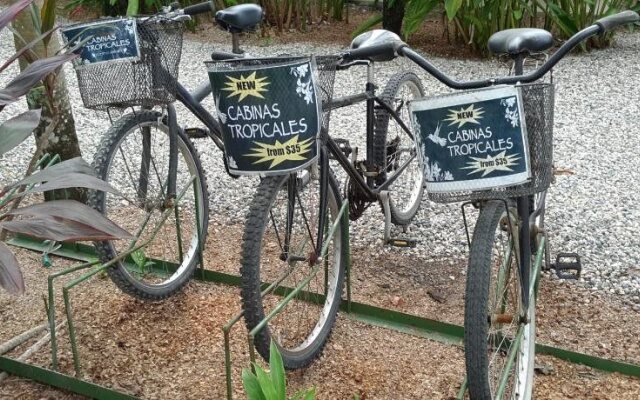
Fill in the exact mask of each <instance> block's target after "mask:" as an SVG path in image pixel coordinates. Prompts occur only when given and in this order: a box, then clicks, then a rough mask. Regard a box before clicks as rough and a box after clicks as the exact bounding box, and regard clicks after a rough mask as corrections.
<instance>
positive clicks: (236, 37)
mask: <svg viewBox="0 0 640 400" xmlns="http://www.w3.org/2000/svg"><path fill="white" fill-rule="evenodd" d="M231 52H232V53H233V54H243V53H244V51H242V49H240V33H239V32H233V33H232V34H231Z"/></svg>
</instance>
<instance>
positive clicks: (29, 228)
mask: <svg viewBox="0 0 640 400" xmlns="http://www.w3.org/2000/svg"><path fill="white" fill-rule="evenodd" d="M0 227H1V228H3V229H6V230H8V231H11V232H16V233H21V234H23V235H27V236H32V237H36V238H38V239H46V240H55V241H56V242H77V241H81V240H88V241H101V240H117V239H118V237H113V236H111V235H109V234H106V233H104V232H101V231H99V230H97V229H94V228H92V227H90V226H87V225H84V224H81V223H78V222H74V221H69V220H63V219H60V218H55V217H36V218H29V219H24V220H19V221H2V222H0Z"/></svg>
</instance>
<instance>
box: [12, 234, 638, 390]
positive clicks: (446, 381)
mask: <svg viewBox="0 0 640 400" xmlns="http://www.w3.org/2000/svg"><path fill="white" fill-rule="evenodd" d="M241 232H242V230H241V228H240V227H239V226H231V227H225V226H222V225H216V224H212V227H211V229H210V232H209V240H208V246H207V251H206V254H205V260H206V266H207V268H208V269H213V270H218V271H225V272H231V273H237V271H238V266H239V259H240V258H239V246H238V243H239V242H240V237H241ZM230 243H233V245H229V244H230ZM379 250H380V249H375V248H354V249H353V273H354V277H353V293H354V298H355V299H356V300H358V301H364V302H367V303H370V304H375V305H379V306H384V307H388V308H392V309H396V310H399V311H404V312H410V313H414V314H418V315H422V316H425V317H429V318H435V319H440V320H445V321H448V322H455V323H460V322H461V318H462V314H463V306H462V305H463V301H464V296H463V293H464V279H465V276H464V274H462V272H461V271H463V269H461V264H460V263H429V262H428V260H425V259H421V258H420V257H417V256H406V255H405V257H402V255H401V254H397V255H396V254H392V255H391V256H388V254H387V255H383V253H382V252H380V251H379ZM17 254H18V257H19V259H20V261H21V263H22V265H23V268H24V270H25V275H26V279H27V285H28V294H27V295H26V296H24V297H20V298H12V297H8V296H7V295H6V294H4V293H3V294H0V318H1V319H2V321H3V324H2V326H1V327H0V341H5V340H7V339H8V338H10V337H12V336H13V335H15V334H17V333H19V332H21V331H24V330H26V329H28V328H29V327H31V326H34V325H36V324H37V323H39V322H41V321H42V320H43V317H44V315H43V314H44V311H43V306H42V300H41V298H40V296H41V293H44V292H45V286H46V285H45V282H46V279H45V276H46V275H47V273H48V272H49V271H48V270H45V269H43V268H42V267H41V266H40V256H39V255H38V254H36V253H32V252H28V251H25V250H19V251H18V252H17ZM70 264H71V262H70V261H68V260H61V259H55V266H54V269H53V270H54V271H58V270H60V269H62V268H63V267H64V266H68V265H70ZM451 276H453V278H454V279H452V278H451ZM433 293H437V295H435V296H434V294H433ZM587 300H588V303H585V302H586V301H587ZM72 301H73V307H74V316H75V321H76V324H77V333H78V342H79V345H80V346H79V348H80V354H81V357H82V362H83V364H82V366H83V369H82V373H83V377H84V378H86V379H89V380H91V381H94V382H97V383H99V384H102V385H105V386H109V387H114V388H117V389H119V390H122V391H125V392H127V393H130V394H134V395H137V396H140V397H142V398H146V399H165V398H185V399H196V398H224V396H225V393H226V392H225V390H226V387H225V384H224V377H225V372H224V349H223V336H222V331H221V327H222V325H223V324H224V323H226V322H227V321H228V320H229V319H230V318H231V317H232V316H233V315H235V313H237V312H238V310H239V308H240V301H239V291H238V289H237V288H234V287H228V286H221V285H215V284H209V283H201V282H192V283H190V284H189V285H188V286H187V288H186V289H185V290H184V291H183V292H182V293H180V294H178V295H176V296H174V297H173V298H170V299H168V300H165V301H162V302H157V303H145V302H141V301H138V300H135V299H132V298H130V297H128V296H126V295H124V294H122V293H120V292H119V291H118V290H117V289H115V287H114V285H113V284H112V283H111V282H110V281H109V280H108V279H107V278H106V277H104V276H99V277H97V278H95V279H92V280H91V281H90V282H89V283H87V284H86V285H83V286H81V287H80V288H78V289H77V290H74V291H73V295H72ZM57 306H58V307H57V312H58V315H61V314H60V313H61V312H62V311H63V309H62V307H61V304H57ZM538 310H539V311H538V318H539V324H538V326H539V331H540V332H539V336H540V340H541V341H542V342H545V343H552V344H555V345H559V346H562V347H567V348H571V349H576V350H580V351H586V352H588V353H592V354H596V355H601V356H606V357H611V358H616V359H620V360H625V361H628V362H634V363H638V362H640V349H638V345H637V341H634V340H630V338H629V332H636V331H637V330H638V320H639V319H638V315H637V313H635V314H634V313H633V311H630V310H628V309H625V306H623V305H622V304H621V303H620V302H619V301H618V300H617V299H616V298H613V297H611V296H608V295H604V294H598V293H593V292H591V291H588V290H585V289H583V288H580V287H579V286H577V285H575V284H569V283H566V282H555V281H553V280H550V279H549V278H548V277H545V278H543V281H542V285H541V296H540V306H539V308H538ZM576 339H577V340H576ZM231 345H232V351H233V357H234V359H233V360H234V369H233V371H234V379H235V380H234V390H235V392H236V394H237V395H238V398H241V397H240V395H241V393H242V388H241V383H240V379H239V376H240V370H241V368H242V367H243V366H246V365H247V364H248V349H247V345H246V330H245V328H244V324H243V323H239V324H238V325H237V327H236V328H235V329H234V331H233V336H232V343H231ZM25 347H26V346H23V347H22V348H20V349H17V350H16V351H14V352H12V353H11V354H10V355H11V356H12V357H16V356H17V355H18V354H20V353H21V352H22V351H24V349H25ZM30 361H31V362H32V363H35V364H36V365H41V366H45V367H46V366H49V364H50V354H49V349H48V348H45V349H43V350H41V351H40V352H39V353H38V354H37V355H36V356H34V357H33V358H32V359H31V360H30ZM536 361H537V364H539V365H543V366H545V367H546V370H547V373H549V375H542V374H537V377H536V386H535V390H536V393H535V394H536V398H544V399H555V398H557V399H561V398H562V399H564V398H572V397H573V398H584V399H586V398H588V399H604V398H620V399H623V398H637V395H638V393H640V381H638V380H637V379H632V378H629V377H625V376H621V375H617V374H604V373H601V372H599V371H595V370H592V369H590V368H586V367H583V366H579V365H572V364H569V363H566V362H563V361H560V360H557V359H555V358H552V357H547V356H538V357H537V360H536ZM60 368H61V370H62V371H63V372H65V373H68V374H72V373H73V364H72V358H71V352H70V347H69V342H68V338H67V335H66V334H65V335H63V336H62V337H61V338H60ZM463 374H464V354H463V351H462V349H461V348H459V347H455V346H448V345H445V344H442V343H439V342H434V341H431V340H426V339H421V338H417V337H413V336H410V335H405V334H401V333H398V332H394V331H390V330H387V329H382V328H378V327H372V326H368V325H365V324H362V323H359V322H355V321H352V320H350V319H349V318H348V316H346V315H340V316H339V318H338V321H337V323H336V327H335V330H334V334H333V335H332V337H331V339H330V342H329V343H328V344H327V347H326V349H325V351H324V352H323V354H322V356H321V357H320V358H319V359H318V360H317V361H316V362H314V363H313V364H312V365H311V366H310V367H309V368H307V369H305V370H303V371H296V372H291V373H289V375H288V376H289V382H290V389H291V390H292V391H295V390H296V389H299V388H305V387H310V386H316V387H317V390H318V392H319V397H318V398H319V399H352V398H353V395H355V394H358V395H359V396H360V397H361V398H367V399H392V398H403V399H414V398H416V399H417V398H430V399H450V398H452V396H455V394H456V392H457V390H458V389H459V385H460V382H461V380H462V376H463ZM0 397H1V398H8V399H42V398H45V399H77V398H80V397H78V396H75V395H72V394H69V393H65V392H62V391H57V390H54V389H51V388H48V387H45V386H42V385H38V384H35V383H32V382H30V381H28V380H23V379H17V378H10V379H9V380H7V381H6V382H5V383H3V385H2V386H0Z"/></svg>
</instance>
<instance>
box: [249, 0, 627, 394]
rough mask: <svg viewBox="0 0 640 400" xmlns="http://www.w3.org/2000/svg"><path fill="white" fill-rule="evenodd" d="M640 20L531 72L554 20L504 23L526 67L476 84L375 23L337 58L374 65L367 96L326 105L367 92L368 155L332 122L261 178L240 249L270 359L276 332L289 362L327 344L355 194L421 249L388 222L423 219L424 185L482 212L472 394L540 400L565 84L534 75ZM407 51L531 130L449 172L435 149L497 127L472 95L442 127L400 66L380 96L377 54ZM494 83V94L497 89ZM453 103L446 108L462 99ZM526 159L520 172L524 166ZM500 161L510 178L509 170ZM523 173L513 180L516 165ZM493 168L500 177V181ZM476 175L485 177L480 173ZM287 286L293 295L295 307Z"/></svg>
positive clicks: (470, 296) (610, 20)
mask: <svg viewBox="0 0 640 400" xmlns="http://www.w3.org/2000/svg"><path fill="white" fill-rule="evenodd" d="M637 20H638V15H637V14H636V13H634V12H631V11H627V12H623V13H620V14H617V15H613V16H609V17H606V18H603V19H601V20H599V21H598V22H597V23H596V24H595V25H593V26H591V27H588V28H586V29H584V30H583V31H581V32H579V33H577V34H576V35H575V36H573V37H572V38H570V39H569V40H568V41H567V42H565V43H564V44H563V45H562V46H561V47H560V48H559V49H557V51H556V52H555V53H554V54H553V55H551V56H550V57H549V58H548V59H547V60H546V61H545V62H544V63H543V64H542V65H541V66H540V67H539V68H537V69H535V70H534V71H533V72H530V73H527V74H523V73H524V61H525V59H526V58H527V57H529V56H530V55H532V54H534V53H540V52H544V51H546V50H548V49H549V48H550V47H551V46H552V44H553V40H552V37H551V35H550V34H549V33H548V32H546V31H543V30H508V31H503V32H500V33H497V34H496V35H495V36H494V37H493V38H492V40H491V43H490V48H491V50H492V51H493V52H495V53H499V54H506V55H508V56H509V57H510V58H511V59H512V60H513V62H514V66H515V75H512V76H507V77H496V78H491V79H484V80H478V81H470V82H458V81H455V80H453V79H451V78H449V77H448V76H446V75H445V74H444V73H442V72H441V71H439V70H438V69H437V68H436V67H435V66H433V65H432V64H431V63H430V62H429V61H428V60H426V59H425V58H423V57H422V56H420V55H419V54H418V53H417V52H415V51H414V50H412V49H411V48H409V47H408V46H407V45H406V44H405V43H403V42H402V41H401V40H400V39H399V38H398V37H397V36H395V35H394V34H392V33H390V32H386V31H372V32H367V33H365V34H363V35H361V36H359V37H357V38H356V39H354V41H353V43H352V45H351V49H350V50H348V51H345V52H343V53H341V54H340V55H339V56H340V62H339V63H338V65H337V69H348V68H351V67H353V66H355V65H366V66H367V67H368V68H369V70H368V71H369V74H368V82H367V83H366V88H365V92H364V93H362V94H358V95H354V96H348V97H345V98H338V99H328V100H327V101H326V103H325V106H324V110H325V112H326V111H328V110H331V109H335V108H338V107H345V106H349V105H352V104H355V103H357V102H366V105H367V113H366V120H367V129H366V138H367V145H366V154H365V158H364V160H360V159H358V154H357V149H356V148H353V147H351V145H350V144H349V142H347V141H344V140H337V139H333V138H332V137H331V136H330V134H329V131H328V130H327V129H323V130H322V131H321V132H320V136H319V141H320V151H319V157H318V161H317V163H315V164H313V165H311V166H309V167H307V168H304V169H302V170H300V171H297V172H295V173H291V174H288V175H284V176H276V177H267V178H265V179H263V180H262V182H261V184H260V186H259V188H258V190H257V193H256V195H255V197H254V199H253V201H252V203H251V206H250V212H249V215H248V219H247V224H246V226H245V233H244V236H243V245H242V271H241V272H242V300H243V308H244V316H245V321H246V324H247V327H248V329H249V330H252V329H254V328H256V327H260V326H264V328H263V329H262V330H261V331H260V332H259V333H258V334H257V336H256V337H255V341H254V344H255V346H256V348H257V350H258V352H259V353H260V354H261V355H262V356H263V357H264V358H266V359H268V357H269V343H270V341H271V340H274V341H275V342H276V343H277V344H278V346H279V348H280V350H281V352H282V356H283V360H284V364H285V366H286V367H287V368H299V367H303V366H305V365H307V364H309V363H310V362H311V361H312V360H313V359H314V358H315V357H316V356H318V355H319V354H320V352H321V350H322V348H323V346H324V344H325V343H326V340H327V338H328V336H329V334H330V332H331V329H332V327H333V324H334V322H335V318H336V314H337V311H338V308H339V305H340V301H341V295H342V292H343V284H344V277H345V267H346V265H347V261H346V260H347V257H348V256H349V254H348V252H347V248H348V241H349V238H348V228H347V222H346V220H345V219H344V218H343V215H344V214H343V213H342V212H343V211H344V210H345V206H344V204H343V202H345V201H348V215H349V217H350V218H351V219H357V218H358V217H360V216H361V215H362V211H363V210H364V209H365V208H366V207H367V206H368V205H370V204H373V203H378V202H379V203H381V204H382V206H383V207H382V208H383V213H384V216H385V222H386V224H385V225H386V227H385V238H386V239H387V243H394V242H395V244H398V245H411V241H410V240H406V239H392V238H390V236H389V234H388V232H389V225H390V223H395V224H400V225H403V224H406V223H407V222H409V221H410V220H411V218H412V217H413V215H414V214H415V212H416V210H417V207H418V206H419V203H420V197H421V195H422V185H423V182H425V183H426V184H427V193H428V195H429V197H430V198H431V199H432V200H435V201H441V202H452V201H467V202H470V203H472V204H473V205H475V206H476V207H478V208H479V209H480V215H479V218H478V222H477V224H476V227H475V231H474V234H473V239H470V246H471V255H470V259H469V273H468V281H467V288H466V308H465V348H466V351H465V354H466V363H467V375H468V384H469V391H470V394H471V397H472V398H474V399H488V398H494V397H496V396H498V397H499V398H503V397H508V398H530V396H531V390H532V387H533V384H532V379H533V372H532V371H533V357H534V351H535V346H534V344H535V295H534V294H535V292H536V290H535V288H536V285H537V275H538V273H539V270H540V265H541V263H542V261H543V260H544V261H546V262H548V248H547V241H546V237H545V235H544V211H545V204H546V202H545V200H546V189H547V188H548V186H549V184H550V182H551V177H552V148H553V147H552V136H551V132H552V123H553V104H554V102H553V85H552V84H550V83H548V82H547V83H544V82H536V81H539V80H540V79H541V78H542V77H543V76H545V75H546V74H547V73H548V72H549V71H550V70H551V69H552V67H553V66H555V65H556V64H557V63H558V62H559V61H560V60H561V59H562V58H563V57H564V56H565V55H566V54H568V53H569V52H570V51H571V50H572V49H573V48H574V47H576V46H577V45H578V44H579V43H580V42H582V41H584V40H586V39H588V38H589V37H591V36H594V35H598V34H604V33H606V32H608V31H610V30H612V29H614V28H616V27H617V26H620V25H624V24H628V23H633V22H635V21H637ZM399 56H402V57H406V58H408V59H410V60H411V61H413V62H415V63H416V64H417V65H419V66H420V67H422V68H423V69H424V70H425V71H426V72H428V73H429V74H431V75H432V76H434V77H435V78H436V79H438V80H439V81H441V82H442V83H444V84H445V85H447V86H449V87H451V88H454V89H462V90H465V92H462V94H464V95H466V96H468V97H467V98H466V100H465V101H467V103H469V104H471V105H473V102H474V101H475V99H484V98H486V99H487V100H493V101H497V102H498V106H499V107H502V112H503V115H502V116H500V118H501V119H502V121H501V122H500V123H501V124H502V125H504V124H505V123H506V124H508V125H509V126H511V127H520V126H521V125H519V124H522V125H526V126H527V129H526V132H525V130H524V129H520V130H519V132H520V135H521V136H520V138H519V142H518V143H515V142H514V140H515V139H514V138H511V139H509V138H507V139H499V140H498V139H496V140H495V141H491V140H486V141H485V142H483V143H482V145H476V147H475V148H473V149H475V150H474V151H479V152H480V153H487V151H488V150H487V149H491V151H492V152H493V153H492V154H494V155H493V156H491V158H487V157H479V156H478V157H475V158H470V159H468V160H465V161H464V163H463V164H460V165H458V169H459V171H463V172H464V174H465V176H467V175H470V176H472V177H471V178H467V180H466V181H464V180H463V181H462V183H460V182H456V178H455V176H454V173H453V172H454V171H452V170H451V171H449V170H445V169H443V168H442V167H443V164H441V163H440V164H439V163H438V162H436V161H435V158H428V156H431V157H433V156H434V154H438V152H439V153H441V154H445V153H448V154H450V155H454V156H465V155H468V154H469V151H470V149H471V147H469V146H470V145H469V143H463V142H469V141H470V139H469V138H475V139H478V138H487V139H489V138H490V137H491V136H492V135H493V134H494V133H495V131H491V130H483V131H479V130H478V129H471V128H469V126H471V127H473V126H476V125H477V124H476V123H477V122H478V119H479V117H480V116H482V115H484V114H483V113H484V112H485V111H484V110H483V109H482V108H481V107H480V108H479V107H476V108H474V107H471V108H469V105H468V104H467V105H466V106H465V107H464V108H461V109H460V108H457V109H456V107H457V106H456V107H453V106H450V107H448V109H447V107H444V108H442V107H441V109H446V110H445V111H446V112H447V114H445V115H442V120H441V121H445V120H446V121H447V125H452V126H454V127H456V126H457V127H459V128H460V129H456V128H450V129H449V131H448V132H445V131H444V129H443V125H441V124H440V125H439V124H435V125H433V126H432V128H433V130H429V129H427V126H430V125H428V123H427V122H429V119H427V121H424V120H421V119H420V113H421V112H423V111H427V112H429V113H431V112H436V110H437V109H438V108H437V107H434V106H433V105H430V104H428V103H429V101H427V102H424V103H421V101H416V100H415V99H418V98H420V97H423V95H424V93H423V89H422V85H421V84H420V81H419V79H418V78H417V77H416V76H415V75H414V74H412V73H402V74H399V75H396V76H394V77H393V78H392V79H391V80H390V81H389V83H388V84H387V87H386V88H385V90H384V91H383V94H382V96H377V95H376V94H375V90H374V85H373V74H372V71H373V68H372V65H373V63H374V62H385V61H390V60H393V59H395V58H396V57H399ZM532 82H536V83H532ZM477 89H483V90H477ZM471 90H473V91H471ZM496 91H502V96H503V98H499V97H497V98H496V97H495V96H496V93H495V92H496ZM489 92H491V96H494V97H493V98H492V97H486V96H487V93H489ZM469 96H470V97H469ZM469 99H471V100H472V101H469ZM427 100H430V99H427ZM458 100H459V99H458ZM438 101H440V100H438ZM448 101H449V100H445V101H444V103H443V104H457V103H455V102H454V103H451V102H449V103H447V102H448ZM478 101H479V100H478ZM436 103H437V102H436ZM460 104H461V103H460ZM421 107H422V108H421ZM426 115H431V114H426ZM431 122H436V121H433V120H432V121H431ZM464 124H467V126H465V127H464V129H463V128H462V126H463V125H464ZM410 126H413V127H414V128H415V129H414V130H412V129H410ZM456 141H458V143H457V144H456ZM487 143H488V144H487ZM515 145H518V146H520V147H519V149H520V150H521V151H520V153H518V154H512V153H509V152H508V151H507V150H511V149H512V148H514V146H515ZM456 146H457V147H456ZM478 146H480V147H478ZM433 149H436V150H437V149H440V150H438V151H436V152H433V151H432V150H433ZM502 150H504V151H502ZM330 160H334V161H335V162H337V164H339V166H340V168H341V169H343V170H344V171H345V172H346V174H347V175H348V182H347V183H346V185H345V186H346V189H345V190H342V188H341V187H340V186H339V185H338V182H337V181H336V179H335V177H334V174H333V173H332V171H331V167H330ZM516 166H517V167H518V168H522V171H520V170H518V171H516ZM410 171H415V172H410ZM494 171H502V172H503V173H505V172H508V174H505V175H504V176H505V177H503V175H501V174H497V173H495V172H494ZM512 172H513V173H514V174H513V175H514V176H511V175H509V174H511V173H512ZM516 172H517V173H516ZM492 173H493V174H494V175H491V174H492ZM507 175H509V176H507ZM493 176H498V179H493V180H491V178H492V177H493ZM478 178H487V179H484V180H479V181H476V180H477V179H478ZM480 181H482V182H481V184H479V183H478V182H480ZM430 187H431V188H432V189H433V190H430ZM396 188H398V191H397V192H395V190H396ZM403 193H404V195H403ZM343 194H344V196H343ZM532 257H533V261H534V262H533V263H532ZM267 283H270V284H271V285H268V286H267ZM284 295H286V296H287V299H286V301H287V302H288V303H287V304H286V306H284V307H283V306H282V296H284ZM265 321H267V323H266V325H265Z"/></svg>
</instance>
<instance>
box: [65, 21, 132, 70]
mask: <svg viewBox="0 0 640 400" xmlns="http://www.w3.org/2000/svg"><path fill="white" fill-rule="evenodd" d="M61 32H62V37H63V39H64V41H65V42H66V43H70V47H71V48H72V49H73V48H74V47H77V46H79V47H78V48H77V49H76V50H74V53H76V54H78V55H79V56H80V57H78V60H77V61H76V63H77V64H81V65H90V64H98V63H103V62H108V61H122V60H133V61H135V60H138V59H139V58H140V51H139V45H138V33H137V30H136V20H135V19H131V18H121V19H115V20H108V21H104V22H90V23H87V24H80V25H73V26H70V27H67V28H64V29H62V30H61Z"/></svg>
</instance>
